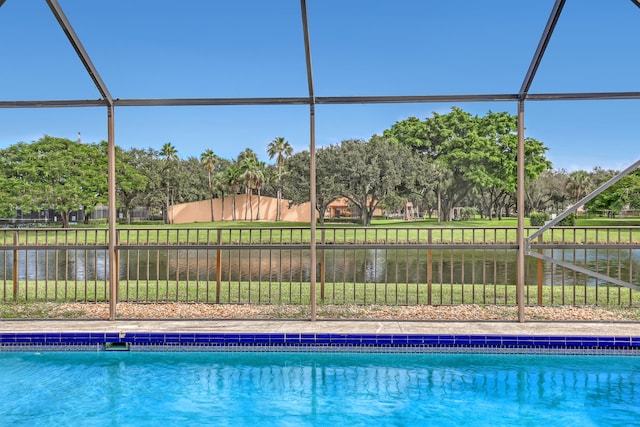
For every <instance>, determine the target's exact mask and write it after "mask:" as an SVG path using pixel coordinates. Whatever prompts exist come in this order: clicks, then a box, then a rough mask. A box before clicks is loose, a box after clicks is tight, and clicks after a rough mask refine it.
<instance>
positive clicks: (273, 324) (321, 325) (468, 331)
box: [0, 320, 640, 345]
mask: <svg viewBox="0 0 640 427" xmlns="http://www.w3.org/2000/svg"><path fill="white" fill-rule="evenodd" d="M0 332H2V333H24V332H29V333H31V334H34V333H47V332H56V333H60V334H61V336H63V337H64V336H71V335H70V334H73V336H74V337H78V335H79V333H83V332H84V333H86V338H90V337H94V336H95V334H104V335H105V336H106V338H107V339H114V338H117V337H118V336H119V335H122V333H124V334H125V337H126V333H128V332H132V333H133V332H134V333H135V335H136V336H138V337H141V336H145V337H147V336H148V337H149V338H151V337H155V336H157V335H155V334H159V333H162V334H169V335H168V337H169V338H175V339H176V340H178V339H180V340H182V341H184V340H185V339H195V335H194V334H195V333H203V332H207V333H220V334H225V336H226V338H227V339H229V338H231V337H233V339H235V340H238V341H239V339H240V334H254V335H255V336H260V335H261V334H262V335H263V336H264V334H271V335H272V336H273V334H279V336H282V337H283V338H284V340H289V339H296V340H300V339H308V338H311V337H313V336H323V337H328V335H327V334H331V338H332V340H336V339H338V340H340V341H349V339H350V338H349V335H352V334H357V335H366V336H367V339H369V338H375V337H377V336H379V335H397V336H402V337H405V336H409V335H425V336H426V335H431V336H439V338H440V340H441V342H442V340H447V339H450V340H451V341H453V340H454V339H455V340H470V339H471V338H470V337H471V336H473V335H482V336H485V337H491V338H495V339H498V338H500V337H502V338H503V339H504V337H505V336H509V335H513V336H518V338H519V339H520V340H527V341H533V340H534V337H545V339H549V340H550V341H554V340H555V339H560V340H563V339H564V337H570V338H568V339H570V340H572V341H582V340H583V339H591V338H593V337H601V338H600V339H601V340H602V339H603V338H602V337H607V338H606V340H607V342H608V343H610V345H614V344H615V345H629V344H630V343H634V344H637V343H638V342H640V322H541V321H531V322H524V323H518V322H418V321H415V322H414V321H348V320H344V321H343V320H318V321H315V322H312V321H309V320H296V321H290V320H282V321H272V320H269V321H260V320H116V321H107V320H104V321H103V320H95V321H93V320H0ZM144 333H149V335H146V334H144ZM89 334H90V335H89ZM143 334H144V335H143ZM32 336H33V335H32ZM101 336H102V335H101ZM613 337H620V338H617V339H614V338H613ZM629 337H631V338H629ZM535 342H537V339H536V340H535Z"/></svg>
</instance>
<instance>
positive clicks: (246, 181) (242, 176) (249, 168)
mask: <svg viewBox="0 0 640 427" xmlns="http://www.w3.org/2000/svg"><path fill="white" fill-rule="evenodd" d="M257 162H258V156H257V155H256V153H255V152H254V151H253V150H252V149H251V148H246V149H245V150H244V151H243V152H241V153H240V154H238V159H237V160H236V164H237V165H238V169H239V176H238V178H239V182H242V185H243V186H244V192H245V195H246V196H247V197H246V199H245V204H244V219H245V220H246V219H247V211H248V209H249V202H250V201H251V193H252V187H251V184H252V183H253V170H254V169H255V166H254V165H255V163H257ZM251 216H252V217H253V206H251Z"/></svg>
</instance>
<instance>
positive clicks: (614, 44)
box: [0, 0, 640, 171]
mask: <svg viewBox="0 0 640 427" xmlns="http://www.w3.org/2000/svg"><path fill="white" fill-rule="evenodd" d="M59 1H60V4H61V6H62V8H63V10H64V11H65V13H66V15H67V17H68V19H69V21H70V22H71V24H72V26H73V27H74V29H75V31H76V33H77V34H78V36H79V37H80V39H81V41H82V43H83V45H84V47H85V49H86V51H87V52H88V54H89V56H90V57H91V59H92V61H93V63H94V65H95V66H96V68H97V70H98V72H99V73H100V75H101V77H102V79H103V80H104V81H105V83H106V85H107V87H108V89H109V91H110V92H111V94H112V96H113V97H114V98H198V97H212V98H215V97H298V96H301V97H304V96H307V94H308V92H307V80H306V68H305V57H304V44H303V39H302V24H301V18H300V5H299V1H298V0H269V1H267V0H245V1H243V0H233V1H231V0H227V1H222V0H184V1H174V0H153V1H152V0H137V1H131V0H91V1H80V0H59ZM553 3H554V2H553V0H486V1H477V0H447V1H445V0H438V1H435V0H307V5H308V13H309V29H310V35H311V49H312V60H313V74H314V85H315V91H316V96H352V95H353V96H377V95H442V94H447V95H454V94H497V93H517V92H518V91H519V89H520V86H521V85H522V81H523V79H524V76H525V74H526V72H527V69H528V68H529V64H530V62H531V58H532V56H533V54H534V52H535V49H536V46H537V44H538V41H539V39H540V36H541V34H542V31H543V29H544V27H545V24H546V22H547V18H548V16H549V13H550V11H551V9H552V7H553ZM0 39H1V40H3V42H2V43H1V44H0V57H1V58H2V64H3V65H2V67H0V100H1V101H15V100H55V99H98V98H99V97H100V95H99V93H98V90H97V89H96V88H95V86H94V85H93V83H92V81H91V79H90V78H89V76H88V75H87V73H86V72H85V70H84V67H83V66H82V64H81V62H80V60H79V59H78V57H77V55H76V54H75V52H74V50H73V48H72V47H71V46H70V44H69V43H68V41H67V39H66V37H65V35H64V33H63V32H62V30H61V29H60V27H59V25H58V23H57V22H56V20H55V18H54V17H53V15H52V13H51V12H50V10H49V8H48V6H47V5H46V2H45V1H44V0H7V1H6V3H5V4H4V6H2V7H0ZM639 66H640V8H638V7H636V6H635V5H634V4H633V3H632V2H631V1H630V0H567V2H566V5H565V7H564V10H563V13H562V15H561V17H560V20H559V22H558V25H557V27H556V31H555V32H554V37H553V38H552V40H551V43H550V45H549V47H548V49H547V52H546V54H545V57H544V59H543V61H542V63H541V65H540V68H539V70H538V73H537V74H536V78H535V80H534V82H533V85H532V87H531V90H530V93H552V92H562V93H564V92H601V91H602V92H609V91H640V79H638V69H639V68H640V67H639ZM456 105H458V106H460V107H462V108H463V109H464V110H465V111H469V112H471V113H473V114H479V115H482V114H485V113H486V112H487V111H489V110H492V111H508V112H510V113H512V114H515V113H516V107H517V106H516V104H515V103H513V102H501V103H467V104H462V103H458V104H456ZM451 106H452V105H451V104H443V103H440V104H438V103H436V104H386V105H382V104H378V105H318V106H317V107H316V144H317V145H318V146H324V145H329V144H335V143H339V142H340V141H342V140H344V139H351V138H363V139H368V138H369V137H371V135H373V134H375V133H381V132H382V131H383V130H384V129H387V128H389V127H390V126H392V125H393V124H394V123H395V122H396V121H399V120H403V119H405V118H407V117H410V116H415V117H419V118H421V119H424V118H425V117H428V116H430V115H431V114H432V113H433V112H434V111H435V112H439V113H446V112H448V111H449V110H450V108H451ZM639 121H640V100H627V101H562V102H558V101H556V102H534V101H529V102H527V103H526V104H525V126H526V129H527V131H526V132H527V133H526V134H527V136H531V137H533V138H536V139H539V140H541V141H543V142H544V143H545V145H546V146H547V147H548V148H549V151H548V153H547V154H548V158H549V159H550V160H551V161H552V162H553V165H554V167H555V168H556V169H558V168H565V169H567V170H569V171H571V170H576V169H591V168H593V167H594V166H601V167H604V168H613V169H623V168H625V167H626V166H628V165H629V164H631V163H633V162H634V161H635V160H637V159H638V158H640V144H639V143H638V142H639V141H638V139H639V138H638V132H637V124H638V122H639ZM115 131H116V134H115V136H116V144H118V145H119V146H121V147H123V148H130V147H140V148H147V147H153V148H156V149H159V148H160V147H161V146H162V145H163V144H164V143H165V142H171V143H172V144H173V145H174V146H175V147H176V148H177V149H178V154H179V155H180V156H181V157H182V158H186V157H189V156H196V157H197V156H199V155H200V154H201V153H202V152H203V151H204V150H205V149H207V148H210V149H212V150H213V151H214V152H216V153H217V154H218V155H219V156H221V157H224V158H235V157H236V156H237V154H238V153H239V152H240V151H242V150H244V149H245V148H248V147H249V148H252V149H253V150H254V151H256V152H257V153H258V155H259V157H260V158H261V159H262V160H265V161H268V158H267V155H266V147H267V145H268V143H269V142H270V141H271V140H272V139H273V138H275V137H278V136H284V137H285V138H286V139H287V140H288V141H289V142H290V143H291V144H292V145H293V147H294V149H295V150H296V151H301V150H303V149H307V148H308V144H309V107H308V106H233V107H220V106H212V107H148V108H142V107H118V108H116V111H115ZM78 132H81V135H82V140H83V141H86V142H96V141H100V140H104V139H106V138H107V125H106V110H105V108H100V107H92V108H61V109H48V108H47V109H0V147H6V146H8V145H11V144H13V143H16V142H18V141H27V142H28V141H33V140H35V139H38V138H39V137H41V136H42V135H44V134H49V135H54V136H60V137H66V138H70V139H75V138H76V137H77V133H78Z"/></svg>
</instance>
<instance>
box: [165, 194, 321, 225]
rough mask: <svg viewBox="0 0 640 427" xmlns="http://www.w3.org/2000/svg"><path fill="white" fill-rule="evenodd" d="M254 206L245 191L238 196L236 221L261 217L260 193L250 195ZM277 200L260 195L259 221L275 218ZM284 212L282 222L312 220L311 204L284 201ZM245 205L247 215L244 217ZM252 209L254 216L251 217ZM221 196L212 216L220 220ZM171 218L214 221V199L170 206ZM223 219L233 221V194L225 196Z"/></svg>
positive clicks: (180, 222) (189, 221)
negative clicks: (297, 204) (212, 218)
mask: <svg viewBox="0 0 640 427" xmlns="http://www.w3.org/2000/svg"><path fill="white" fill-rule="evenodd" d="M250 199H251V200H250V202H251V205H248V202H249V197H248V196H247V195H245V194H238V195H236V203H235V206H236V208H235V211H236V220H237V221H245V218H246V221H250V220H251V218H253V220H254V221H256V220H258V196H257V195H253V196H252V197H251V198H250ZM277 203H278V200H277V199H276V198H274V197H265V196H261V197H260V217H259V220H260V221H275V220H276V206H277ZM280 205H281V213H282V220H283V221H291V222H309V219H310V218H311V203H305V204H303V205H300V206H291V208H289V201H288V200H282V201H281V203H280ZM245 207H246V217H245ZM252 209H253V216H252ZM221 212H222V199H213V216H214V219H215V220H216V221H221V220H222V218H221ZM169 217H170V218H172V219H173V221H172V222H173V223H174V224H186V223H192V222H210V221H211V200H201V201H199V202H190V203H180V204H177V205H171V206H170V207H169ZM224 220H225V221H232V220H233V197H232V196H228V197H225V198H224Z"/></svg>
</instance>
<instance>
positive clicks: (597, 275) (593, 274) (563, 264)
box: [529, 252, 640, 291]
mask: <svg viewBox="0 0 640 427" xmlns="http://www.w3.org/2000/svg"><path fill="white" fill-rule="evenodd" d="M529 255H530V256H532V257H534V258H538V259H541V260H543V261H548V262H550V263H552V264H556V265H559V266H561V267H564V268H568V269H569V270H573V271H576V272H578V273H582V274H586V275H587V276H591V277H595V278H596V279H600V280H604V281H605V282H609V283H613V284H614V285H618V286H624V287H625V288H629V289H633V290H636V291H640V286H638V285H634V284H633V283H629V282H625V281H624V280H620V279H617V278H615V277H610V276H607V275H605V274H602V273H598V272H597V271H593V270H589V269H588V268H584V267H580V266H578V265H575V264H571V263H568V262H565V261H561V260H559V259H555V258H551V257H548V256H546V255H542V254H538V253H535V252H531V253H530V254H529Z"/></svg>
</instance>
